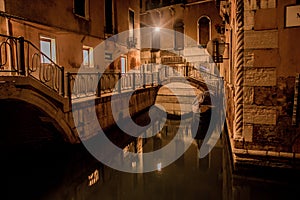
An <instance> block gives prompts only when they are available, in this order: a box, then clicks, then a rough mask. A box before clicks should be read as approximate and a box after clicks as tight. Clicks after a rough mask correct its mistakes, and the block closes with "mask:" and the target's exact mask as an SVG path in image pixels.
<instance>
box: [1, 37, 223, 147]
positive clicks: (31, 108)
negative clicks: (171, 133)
mask: <svg viewBox="0 0 300 200" xmlns="http://www.w3.org/2000/svg"><path fill="white" fill-rule="evenodd" d="M9 40H12V41H13V43H10V42H8V41H9ZM2 44H4V46H6V48H4V49H3V45H1V54H2V53H3V51H4V50H5V51H7V49H13V48H11V46H10V45H11V44H16V45H17V47H16V49H18V50H20V49H21V50H22V49H23V51H21V50H20V51H21V52H9V53H12V54H13V53H16V55H15V56H11V57H10V59H11V60H7V57H5V56H3V55H1V60H0V61H1V66H0V67H1V68H0V110H1V116H2V117H1V118H2V120H1V124H2V125H1V127H2V128H3V130H4V135H5V138H6V140H2V141H1V143H2V144H1V146H3V147H5V146H6V145H9V146H10V147H14V146H15V147H18V146H20V145H24V144H25V143H27V144H33V145H37V144H39V145H42V144H43V143H47V141H58V142H67V143H80V138H79V136H78V131H79V132H80V133H82V134H83V135H84V136H83V137H84V138H86V139H88V138H91V137H93V136H94V135H95V134H96V133H97V131H98V130H97V127H98V124H99V123H100V125H101V128H102V129H109V128H110V127H112V126H114V124H115V121H116V120H118V119H114V117H113V114H112V108H111V105H112V103H113V104H115V105H118V112H119V113H118V114H117V115H118V116H119V117H123V118H125V117H132V116H135V115H137V114H139V113H141V112H144V111H146V110H147V109H148V108H149V107H151V106H152V105H154V104H155V103H156V100H157V96H158V94H159V95H167V93H168V95H169V92H164V91H161V92H159V93H158V91H159V90H160V88H161V87H162V86H163V85H166V84H168V83H171V82H178V80H179V79H181V80H183V79H184V81H186V82H187V83H188V84H190V85H191V87H194V89H195V90H200V91H203V90H207V89H212V88H213V89H214V90H216V91H218V82H219V81H220V80H221V79H220V78H218V77H214V78H212V77H208V76H211V75H210V74H206V73H205V72H200V71H198V70H196V69H194V68H192V67H190V68H189V69H188V70H187V71H186V72H185V74H178V73H176V72H174V70H172V68H170V67H164V66H162V67H160V68H159V69H158V70H156V71H154V72H142V71H137V72H130V73H126V74H120V73H99V72H89V73H65V71H64V68H63V67H61V66H58V65H57V64H55V63H54V62H51V63H49V64H47V65H45V64H41V63H40V62H36V61H39V59H41V57H45V56H46V55H44V54H43V53H42V52H40V51H39V50H38V48H36V47H35V46H34V45H33V44H31V43H30V42H29V41H26V40H24V39H23V38H12V37H8V39H7V40H6V41H5V42H3V43H2ZM24 49H27V50H24ZM4 53H5V52H4ZM6 53H7V52H6ZM26 53H31V54H32V55H34V56H32V57H30V56H29V55H26ZM26 58H31V59H33V60H34V59H37V60H36V61H35V62H26ZM5 59H6V60H5ZM12 64H13V65H12ZM205 80H206V81H205ZM207 80H212V81H211V82H208V81H207ZM179 82H180V80H179ZM184 92H185V91H183V93H182V94H180V95H183V96H184V95H187V94H185V93H184ZM196 93H197V92H196ZM112 96H114V98H112ZM173 96H174V95H173ZM175 96H176V95H175ZM128 97H129V99H130V100H129V102H125V103H124V101H122V100H123V99H124V98H128ZM190 98H192V96H191V97H190ZM193 98H194V97H193ZM170 99H171V98H169V99H167V100H170ZM112 101H114V102H112ZM187 103H188V104H189V101H187ZM126 109H128V110H129V112H128V113H129V114H127V115H130V116H126V115H123V113H126V112H123V111H124V110H126ZM93 111H96V114H97V119H96V120H95V119H94V118H91V116H90V113H91V112H93ZM167 111H168V110H167ZM175 113H176V112H175ZM75 122H76V123H75ZM75 124H77V126H75ZM12 134H13V135H12ZM29 146H30V145H29Z"/></svg>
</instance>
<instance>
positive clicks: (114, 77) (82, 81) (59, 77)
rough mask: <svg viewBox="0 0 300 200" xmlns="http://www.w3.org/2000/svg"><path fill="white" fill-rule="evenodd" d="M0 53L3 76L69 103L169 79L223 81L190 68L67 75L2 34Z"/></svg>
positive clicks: (25, 43) (153, 67) (34, 50)
mask: <svg viewBox="0 0 300 200" xmlns="http://www.w3.org/2000/svg"><path fill="white" fill-rule="evenodd" d="M0 53H1V55H0V76H29V77H32V78H34V79H36V80H38V81H39V82H40V83H42V84H43V85H45V86H47V87H48V88H50V89H51V90H53V91H55V92H56V93H58V94H59V95H61V96H63V97H65V95H67V96H68V97H69V98H70V100H71V99H78V98H83V97H91V96H96V97H100V96H101V95H103V94H107V93H112V92H117V93H122V92H125V91H130V90H136V89H139V88H145V87H147V86H157V85H160V84H161V83H162V82H163V81H170V78H172V77H178V76H180V77H186V76H189V77H191V78H194V79H197V80H199V81H202V82H204V83H206V84H211V85H214V84H215V85H216V84H218V81H219V80H220V77H218V76H216V75H213V74H210V73H208V72H205V71H200V70H198V69H196V68H194V67H192V66H191V65H186V66H185V67H184V68H180V69H175V68H172V67H169V66H164V65H160V64H153V63H151V64H145V65H144V66H141V67H140V70H135V71H130V72H128V73H124V74H121V73H100V72H89V73H69V72H68V73H66V74H65V71H64V67H62V66H59V65H57V64H56V63H55V62H54V61H53V60H51V58H49V57H48V56H47V55H45V54H44V53H42V52H41V51H40V50H39V48H38V47H36V46H35V45H34V44H33V43H31V42H30V41H28V40H25V39H24V38H23V37H18V38H17V37H12V36H6V35H2V34H0ZM175 60H176V61H179V60H181V61H183V58H182V57H176V58H175ZM175 60H172V61H175ZM169 61H171V60H169ZM146 69H147V70H146ZM148 69H150V71H149V70H148ZM65 75H66V76H65ZM65 77H66V78H67V83H66V84H65ZM75 80H76V81H75ZM95 88H96V90H95ZM65 91H66V92H65Z"/></svg>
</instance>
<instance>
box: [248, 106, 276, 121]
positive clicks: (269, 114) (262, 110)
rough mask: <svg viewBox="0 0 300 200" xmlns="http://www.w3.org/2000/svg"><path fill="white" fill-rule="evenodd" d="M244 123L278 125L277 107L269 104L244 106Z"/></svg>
mask: <svg viewBox="0 0 300 200" xmlns="http://www.w3.org/2000/svg"><path fill="white" fill-rule="evenodd" d="M244 123H249V124H272V125H276V108H274V107H269V106H246V105H245V106H244Z"/></svg>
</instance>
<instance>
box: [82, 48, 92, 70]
mask: <svg viewBox="0 0 300 200" xmlns="http://www.w3.org/2000/svg"><path fill="white" fill-rule="evenodd" d="M82 53H83V63H82V64H83V66H84V67H88V68H93V67H94V57H93V48H92V47H88V46H83V49H82Z"/></svg>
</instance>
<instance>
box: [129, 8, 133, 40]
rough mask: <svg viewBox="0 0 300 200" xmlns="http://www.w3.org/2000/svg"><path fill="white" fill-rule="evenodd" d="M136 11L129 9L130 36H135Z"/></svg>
mask: <svg viewBox="0 0 300 200" xmlns="http://www.w3.org/2000/svg"><path fill="white" fill-rule="evenodd" d="M133 29H134V12H133V11H132V10H129V37H131V38H133V37H134V33H133Z"/></svg>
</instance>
